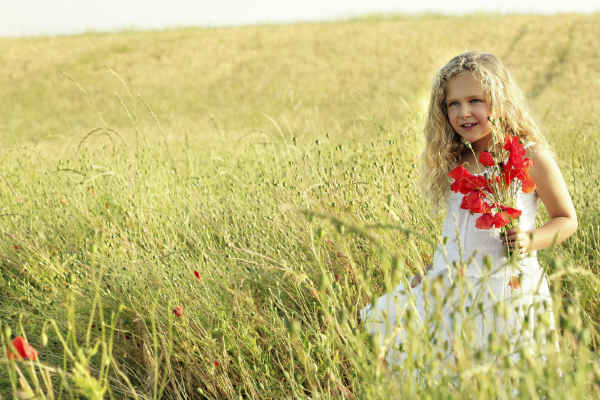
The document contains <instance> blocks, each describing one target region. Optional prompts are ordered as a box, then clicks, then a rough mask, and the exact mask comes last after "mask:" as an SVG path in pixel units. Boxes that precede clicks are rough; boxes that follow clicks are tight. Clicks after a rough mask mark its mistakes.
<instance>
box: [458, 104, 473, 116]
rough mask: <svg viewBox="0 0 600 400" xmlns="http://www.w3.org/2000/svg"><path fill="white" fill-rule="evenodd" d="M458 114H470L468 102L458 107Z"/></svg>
mask: <svg viewBox="0 0 600 400" xmlns="http://www.w3.org/2000/svg"><path fill="white" fill-rule="evenodd" d="M459 114H460V116H461V117H465V116H469V115H471V107H469V105H468V104H465V105H463V106H462V107H460V111H459Z"/></svg>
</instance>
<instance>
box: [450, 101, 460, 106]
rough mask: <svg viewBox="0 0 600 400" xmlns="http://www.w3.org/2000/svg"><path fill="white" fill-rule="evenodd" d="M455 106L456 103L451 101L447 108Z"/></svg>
mask: <svg viewBox="0 0 600 400" xmlns="http://www.w3.org/2000/svg"><path fill="white" fill-rule="evenodd" d="M457 104H458V102H456V101H453V102H451V103H448V107H452V106H455V105H457Z"/></svg>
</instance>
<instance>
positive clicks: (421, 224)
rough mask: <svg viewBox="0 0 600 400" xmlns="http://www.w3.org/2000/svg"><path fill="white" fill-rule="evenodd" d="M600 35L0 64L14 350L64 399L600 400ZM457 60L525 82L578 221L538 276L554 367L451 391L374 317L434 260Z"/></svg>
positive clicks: (502, 367)
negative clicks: (381, 343)
mask: <svg viewBox="0 0 600 400" xmlns="http://www.w3.org/2000/svg"><path fill="white" fill-rule="evenodd" d="M599 18H600V17H599V16H598V15H589V16H581V15H559V16H547V17H542V16H497V15H472V16H464V17H444V16H427V15H425V16H419V17H414V16H394V17H389V16H385V17H370V18H364V19H356V20H350V21H341V22H335V23H321V24H294V25H281V26H253V27H238V28H218V29H217V28H211V29H200V28H199V29H192V28H190V29H179V30H167V31H162V32H124V33H119V34H90V35H80V36H72V37H36V38H21V39H0V61H1V62H2V64H3V65H5V66H7V67H6V68H5V69H4V71H3V72H2V74H1V75H0V102H1V103H2V104H1V105H2V110H3V115H4V118H2V119H0V143H1V144H2V150H1V152H2V160H3V169H2V174H1V175H0V177H1V179H0V195H1V198H2V204H1V205H0V207H1V208H0V216H1V221H2V224H1V225H0V230H1V232H2V237H3V240H2V241H0V255H1V257H0V260H1V261H0V262H1V263H2V264H1V268H0V271H1V272H2V275H1V280H0V291H1V293H2V296H1V297H0V310H1V313H0V315H2V317H1V318H2V326H3V330H4V328H6V327H10V330H11V331H12V334H21V333H22V330H23V331H24V332H25V333H26V334H27V336H28V339H29V341H30V342H31V343H32V344H33V345H34V346H35V347H36V348H37V349H38V351H39V352H40V360H41V364H38V365H37V367H35V368H37V369H35V371H36V374H35V377H37V378H38V379H42V377H44V376H47V377H48V381H49V382H52V390H49V389H48V388H47V385H45V384H44V383H43V382H40V383H39V388H40V391H41V392H44V393H46V394H48V393H49V392H53V393H54V396H55V398H59V397H61V396H62V397H64V398H70V397H73V396H76V393H78V391H83V390H84V389H85V388H88V389H89V390H90V391H91V392H94V390H95V393H99V392H100V391H101V389H100V388H102V387H103V388H105V390H107V392H106V393H105V396H106V397H109V396H110V397H113V398H125V397H127V398H129V397H131V398H135V397H137V398H142V399H145V398H173V399H177V398H181V399H184V398H369V399H370V398H374V399H375V398H390V397H397V398H407V397H419V398H421V397H422V398H425V397H426V396H430V397H431V398H464V396H466V395H468V396H469V397H476V398H494V397H498V398H508V397H511V396H512V394H513V393H514V392H513V390H515V388H517V389H518V390H519V393H520V395H521V396H522V397H524V398H582V397H586V396H588V397H596V396H598V394H599V386H598V385H599V384H600V362H599V360H598V358H597V356H596V355H595V353H594V351H595V350H596V349H597V345H598V339H599V336H598V332H599V331H598V323H600V315H599V314H598V311H597V310H598V309H599V306H600V282H599V281H598V273H599V272H600V265H599V263H598V261H597V260H598V259H599V256H600V254H598V248H600V243H599V242H600V239H599V238H600V230H599V229H598V226H600V212H598V209H597V207H596V204H597V202H598V199H599V198H600V193H599V190H600V189H599V187H600V185H598V183H599V182H598V180H599V178H598V177H599V176H600V167H598V163H597V162H596V160H597V158H598V148H599V144H600V143H599V142H600V139H599V137H598V135H597V132H598V129H599V128H600V127H599V122H598V119H597V118H594V115H595V111H594V110H595V109H596V106H597V104H600V97H599V96H600V95H599V94H598V93H600V91H599V90H598V89H599V85H600V78H599V75H600V74H599V73H600V71H599V70H598V65H600V60H599V59H598V58H599V57H600V56H599V55H598V53H597V52H596V51H595V45H594V44H595V42H596V37H597V33H598V32H597V29H596V26H598V24H599V22H600V21H599V20H598V19H599ZM466 49H485V50H488V51H491V52H493V53H496V54H497V55H499V56H500V57H501V58H502V59H503V60H504V61H505V63H506V64H508V65H509V66H510V68H511V71H512V72H513V73H514V75H515V76H516V78H517V81H518V82H519V83H520V84H521V86H522V88H523V90H524V92H525V93H526V94H527V97H528V100H529V104H530V106H531V109H532V112H533V114H534V115H535V116H536V120H537V121H538V122H539V123H540V125H541V127H542V129H543V131H544V133H545V134H546V136H547V138H548V140H549V142H550V143H551V146H552V148H553V150H554V151H555V153H556V155H557V158H558V161H559V164H560V167H561V169H562V172H563V175H564V177H565V180H566V181H567V184H568V186H569V190H570V192H571V195H572V197H573V200H574V202H575V206H576V209H577V212H578V217H579V226H580V227H579V230H578V232H577V234H576V235H575V236H574V237H572V238H571V239H569V240H568V241H567V242H566V243H564V244H562V245H561V246H559V247H558V248H556V249H553V250H547V251H543V252H541V253H540V254H539V258H540V262H541V263H542V265H543V266H545V267H546V268H548V272H549V274H551V276H552V277H553V279H552V282H551V287H552V291H553V293H554V298H555V311H556V313H557V314H556V317H557V323H558V325H559V326H560V328H561V329H560V345H561V349H562V352H561V354H560V355H559V356H549V357H550V358H549V359H548V360H547V362H541V361H540V360H537V361H536V360H533V361H530V362H529V364H527V363H523V364H522V365H518V366H511V365H510V364H506V362H505V360H507V352H506V351H505V350H502V348H501V349H500V350H498V352H499V353H498V354H499V356H498V360H499V361H498V362H495V363H491V364H490V365H489V367H488V369H484V370H478V369H477V368H474V367H473V366H474V365H475V366H476V365H477V363H476V362H475V363H474V364H472V362H473V361H474V360H475V358H474V357H475V356H474V355H470V356H469V355H466V356H465V361H464V362H463V363H461V364H460V365H459V368H458V370H457V371H453V372H449V371H446V370H444V369H443V367H442V366H440V365H438V364H436V363H435V360H434V359H433V358H431V357H433V355H431V357H429V358H428V357H424V358H421V359H419V358H418V357H417V358H416V359H415V360H413V361H411V363H408V364H407V365H406V368H407V370H409V371H410V370H411V368H421V370H423V368H425V367H426V366H428V367H427V368H428V369H426V371H428V372H427V373H426V374H425V375H424V377H423V382H421V384H417V383H415V381H414V380H413V379H394V378H389V377H388V376H387V375H386V374H385V373H384V372H383V369H382V366H381V363H380V362H379V361H378V356H380V353H379V352H378V350H377V347H376V346H374V344H373V343H372V341H371V340H370V339H369V338H368V337H367V335H366V333H365V332H364V331H363V330H362V329H361V327H360V326H359V325H358V315H357V314H358V310H359V309H360V308H362V307H363V306H364V305H366V304H368V303H369V302H370V301H371V300H372V299H373V298H374V297H376V296H380V295H381V294H383V293H384V292H385V291H386V289H389V288H390V287H391V286H392V285H394V284H396V283H398V282H399V281H400V280H401V279H403V278H404V277H406V276H407V275H410V274H412V273H413V272H414V271H415V270H418V269H419V268H421V267H422V266H423V265H426V264H427V263H428V262H429V261H430V258H431V256H432V254H433V249H432V246H431V244H430V242H435V241H437V240H438V234H439V230H440V224H439V223H440V221H441V216H436V215H431V214H430V213H429V209H430V208H429V205H428V202H427V199H426V198H425V196H423V195H422V194H420V192H419V190H418V156H419V153H420V151H421V149H422V148H423V137H422V136H423V135H422V132H421V130H422V124H423V111H424V104H425V101H426V100H427V95H428V86H429V83H430V81H431V79H432V77H433V73H434V71H435V70H436V68H438V67H439V66H440V65H442V64H443V63H444V62H446V61H447V60H448V59H449V58H450V57H452V56H454V55H455V54H457V53H459V52H462V51H464V50H466ZM541 209H543V207H541ZM306 211H310V212H312V213H314V214H313V216H312V217H311V214H310V212H309V213H306ZM544 215H545V214H544V212H541V213H540V222H542V221H543V218H544ZM319 216H324V217H319ZM377 224H382V225H386V224H394V225H395V226H397V227H400V228H402V229H384V228H377V227H374V225H377ZM407 239H411V240H407ZM15 246H17V247H18V248H16V247H15ZM194 271H198V272H199V274H200V279H196V278H195V276H194ZM177 305H182V306H183V307H184V310H185V311H184V316H183V317H182V318H177V317H175V316H174V315H173V313H172V309H173V308H174V307H175V306H177ZM119 306H121V308H119ZM119 311H120V312H119ZM117 314H118V315H117ZM50 321H55V326H56V329H55V328H54V327H53V326H52V324H51V322H50ZM42 332H45V333H46V334H47V337H48V343H47V344H46V346H43V343H42V342H43V339H42V337H43V336H44V335H43V334H42ZM2 334H3V335H4V340H3V342H4V343H6V338H7V332H3V333H2ZM8 336H10V335H8ZM415 336H416V335H415ZM415 340H416V341H415V342H414V343H413V345H414V346H421V348H423V349H429V348H431V344H430V343H427V341H424V340H423V339H422V337H418V336H417V339H415ZM419 340H421V341H420V342H419ZM96 343H97V344H98V346H99V347H98V349H97V352H96V353H93V351H91V349H93V348H94V344H96ZM428 346H429V347H428ZM65 349H68V350H65ZM78 350H80V352H78ZM503 351H504V352H503ZM432 354H433V353H432ZM507 362H508V361H507ZM2 363H3V364H4V365H3V367H2V368H1V369H0V393H2V396H6V397H7V398H8V397H11V396H13V395H14V394H15V393H14V389H13V386H11V385H12V384H15V385H17V386H18V383H17V381H18V379H17V377H16V376H15V375H14V374H15V371H16V370H15V368H14V365H15V364H14V363H11V362H7V361H6V360H5V359H3V360H2ZM16 365H18V367H19V368H20V370H22V371H23V372H24V373H25V374H26V379H27V381H28V382H29V383H30V384H31V385H32V386H33V387H34V388H35V379H33V377H34V374H33V371H34V370H33V366H27V365H26V364H22V363H17V364H16ZM559 370H560V371H563V372H562V374H559V373H557V371H559ZM27 371H29V373H30V375H27ZM41 371H46V372H41ZM509 372H510V373H509ZM88 373H89V374H90V375H89V376H88ZM11 382H12V383H11ZM90 388H91V389H90ZM94 388H95V389H94ZM18 390H22V388H21V389H18ZM91 392H90V393H91ZM87 397H90V398H92V397H93V395H92V394H89V393H88V395H87Z"/></svg>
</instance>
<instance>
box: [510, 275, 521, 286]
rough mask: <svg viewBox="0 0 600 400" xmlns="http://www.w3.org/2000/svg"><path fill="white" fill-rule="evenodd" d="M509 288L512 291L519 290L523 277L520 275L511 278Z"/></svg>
mask: <svg viewBox="0 0 600 400" xmlns="http://www.w3.org/2000/svg"><path fill="white" fill-rule="evenodd" d="M508 286H510V287H511V288H512V289H519V288H520V287H521V277H520V276H519V275H515V276H513V277H511V278H510V280H509V281H508Z"/></svg>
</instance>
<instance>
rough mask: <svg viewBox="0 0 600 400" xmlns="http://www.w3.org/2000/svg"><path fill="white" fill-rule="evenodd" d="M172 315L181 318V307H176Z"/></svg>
mask: <svg viewBox="0 0 600 400" xmlns="http://www.w3.org/2000/svg"><path fill="white" fill-rule="evenodd" d="M173 314H175V315H176V316H178V317H179V318H181V317H182V316H183V306H177V307H175V308H174V309H173Z"/></svg>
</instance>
